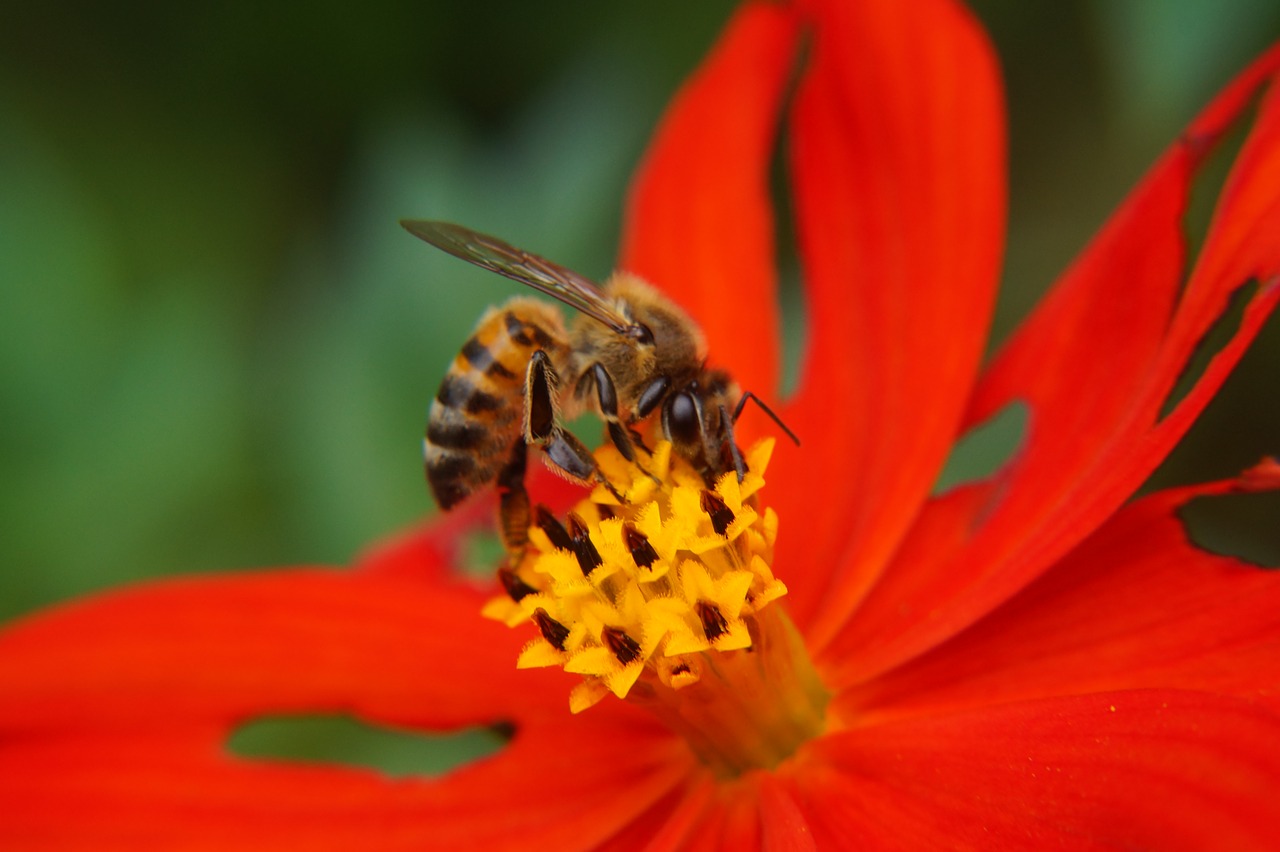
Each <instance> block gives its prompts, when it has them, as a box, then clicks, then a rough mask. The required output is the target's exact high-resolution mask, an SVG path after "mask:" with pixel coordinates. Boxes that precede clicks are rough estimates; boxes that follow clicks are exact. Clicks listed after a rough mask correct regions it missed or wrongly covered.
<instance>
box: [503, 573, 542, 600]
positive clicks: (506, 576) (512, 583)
mask: <svg viewBox="0 0 1280 852" xmlns="http://www.w3.org/2000/svg"><path fill="white" fill-rule="evenodd" d="M498 582H499V583H501V584H502V588H504V589H506V590H507V595H508V596H509V597H510V598H511V600H513V601H515V602H516V603H519V602H520V601H522V600H524V599H525V598H527V597H528V596H529V595H531V594H533V593H534V592H536V591H537V589H535V588H534V587H533V586H530V585H529V584H528V583H526V582H525V581H524V580H521V579H520V575H519V574H517V573H516V572H515V570H514V569H511V568H499V569H498Z"/></svg>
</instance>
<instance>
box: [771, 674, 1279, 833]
mask: <svg viewBox="0 0 1280 852" xmlns="http://www.w3.org/2000/svg"><path fill="white" fill-rule="evenodd" d="M813 752H814V754H815V756H814V758H813V763H814V764H817V765H812V766H810V765H806V766H804V767H803V770H802V771H800V772H797V773H795V776H794V777H795V784H796V787H797V789H798V793H797V795H798V798H799V799H800V801H801V806H802V807H803V808H804V811H805V813H806V815H807V816H808V818H809V821H810V823H811V825H812V826H813V828H814V832H815V835H816V837H817V839H818V841H819V844H818V845H819V846H820V847H822V848H848V847H849V846H850V845H851V844H854V845H857V846H865V847H869V848H906V849H954V848H982V849H1048V848H1080V847H1089V848H1094V847H1106V848H1130V849H1270V848H1274V845H1275V838H1277V837H1280V809H1278V808H1277V807H1276V806H1275V799H1274V794H1275V784H1276V778H1277V777H1280V717H1278V716H1276V715H1275V714H1274V713H1271V712H1269V711H1266V710H1263V709H1261V708H1259V707H1257V706H1254V705H1252V704H1250V703H1249V702H1247V701H1243V700H1240V699H1236V698H1228V697H1223V696H1209V695H1203V694H1197V693H1186V692H1177V691H1158V690H1150V691H1141V692H1119V693H1102V694H1095V695H1086V696H1078V697H1070V698H1055V699H1045V700H1041V701H1034V702H1025V703H1017V704H1009V705H1000V706H996V707H988V708H985V709H982V710H977V711H973V712H970V713H962V714H955V715H948V716H944V717H932V718H923V719H913V720H910V721H903V722H898V723H892V724H886V725H872V726H868V727H866V728H859V729H855V730H850V731H845V732H843V733H841V734H836V735H834V736H832V737H829V738H826V739H824V740H821V741H819V742H817V743H815V745H814V748H813ZM822 764H825V765H822Z"/></svg>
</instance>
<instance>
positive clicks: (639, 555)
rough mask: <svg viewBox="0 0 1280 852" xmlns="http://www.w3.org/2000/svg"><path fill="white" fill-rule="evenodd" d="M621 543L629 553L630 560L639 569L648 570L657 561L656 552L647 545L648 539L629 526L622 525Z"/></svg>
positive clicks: (651, 546)
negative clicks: (634, 562) (633, 561)
mask: <svg viewBox="0 0 1280 852" xmlns="http://www.w3.org/2000/svg"><path fill="white" fill-rule="evenodd" d="M622 543H623V544H625V545H626V546H627V550H629V551H630V552H631V558H632V559H634V560H635V561H636V566H637V567H639V568H648V567H649V566H650V565H652V564H653V563H655V562H657V561H658V552H657V551H656V550H654V549H653V545H652V544H650V543H649V538H648V536H646V535H645V534H644V533H642V532H640V530H638V529H636V528H635V527H634V526H632V525H631V524H623V525H622Z"/></svg>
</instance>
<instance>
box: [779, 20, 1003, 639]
mask: <svg viewBox="0 0 1280 852" xmlns="http://www.w3.org/2000/svg"><path fill="white" fill-rule="evenodd" d="M807 6H808V7H810V11H811V13H812V15H813V17H814V19H815V22H816V27H815V30H816V31H815V33H814V43H813V45H812V52H811V56H810V59H809V62H808V65H807V67H806V68H805V70H804V73H803V77H802V80H801V83H800V89H799V92H798V94H797V98H796V105H795V114H794V119H793V123H792V134H791V135H792V143H793V149H792V166H793V171H794V178H795V194H796V203H795V206H796V214H797V228H798V236H799V241H800V249H801V257H802V260H803V266H804V276H805V296H806V300H807V306H806V309H807V312H808V345H807V348H806V350H805V355H804V362H803V369H802V373H801V378H800V388H799V392H798V394H797V396H796V399H795V400H794V402H793V403H792V404H791V405H789V406H787V408H786V410H785V412H784V414H783V417H784V418H785V419H786V420H787V422H788V423H789V424H790V425H791V426H792V427H793V428H794V429H795V431H796V432H797V433H799V434H800V436H801V438H802V440H803V442H804V445H803V447H801V448H800V449H799V450H797V449H795V448H792V447H790V446H788V445H786V444H785V442H783V443H781V444H780V445H779V448H778V457H777V461H776V462H775V464H774V466H773V468H772V470H771V472H770V473H771V500H772V501H774V502H775V503H776V504H777V506H778V510H779V514H780V515H781V517H782V518H783V519H784V524H785V525H786V526H785V527H784V530H783V534H782V536H781V537H780V538H779V556H778V564H779V566H780V567H781V568H782V570H784V571H785V572H787V573H786V576H787V578H788V580H789V581H790V580H791V579H792V578H794V579H795V580H797V582H789V583H788V585H789V586H790V588H791V598H792V604H791V608H792V609H793V611H794V612H795V613H796V615H797V622H798V623H800V624H801V625H802V626H804V625H805V624H806V623H807V624H808V629H807V630H806V633H807V634H808V636H809V640H810V643H811V644H812V645H821V644H822V643H823V642H825V641H827V640H828V639H830V637H831V636H832V635H834V634H835V633H836V632H837V631H838V629H839V627H840V626H841V624H843V622H844V620H845V618H846V617H847V615H848V613H849V612H850V611H851V610H852V608H853V607H854V606H856V604H857V602H858V600H859V599H860V598H861V596H862V595H863V594H864V593H865V591H866V589H867V588H868V587H869V586H870V585H871V584H872V583H873V582H874V580H875V578H876V577H877V576H878V575H879V573H880V571H881V570H883V568H884V565H885V563H886V561H887V559H888V558H889V556H890V554H891V553H892V551H893V549H894V548H895V547H896V546H897V544H898V542H899V541H900V540H901V538H902V536H903V535H904V534H905V532H906V530H907V528H908V526H909V525H910V522H911V519H912V517H913V516H914V514H915V512H916V511H917V509H918V507H919V505H920V503H921V502H922V501H923V500H924V499H925V497H926V496H927V495H928V493H929V490H930V488H931V486H932V484H933V481H934V478H935V477H936V475H937V472H938V470H939V468H940V467H941V465H942V464H943V462H944V461H945V458H946V455H947V452H948V449H949V447H950V445H951V442H952V440H953V438H954V435H955V432H956V429H957V428H958V426H959V423H960V418H961V415H962V414H963V409H964V405H965V403H966V401H967V399H968V395H969V392H970V388H971V386H972V383H973V381H974V379H975V376H976V371H977V368H978V362H979V359H980V357H981V354H982V349H983V345H984V341H985V339H986V333H987V327H988V320H989V316H990V311H991V306H992V302H993V298H994V295H995V290H996V285H997V281H998V277H999V264H1000V252H1001V249H1002V247H1003V241H1004V215H1005V176H1004V175H1005V137H1004V118H1003V101H1002V98H1001V88H1000V82H999V76H998V73H997V69H996V63H995V59H994V55H993V53H992V50H991V48H990V45H989V44H988V42H987V40H986V37H985V35H984V34H983V32H982V30H981V27H980V26H979V25H978V23H977V22H976V21H975V20H974V19H973V18H972V17H971V16H970V14H969V13H968V12H967V11H966V10H964V9H962V8H961V7H960V6H959V5H958V4H954V3H951V2H947V0H930V2H912V3H844V2H812V3H809V4H807ZM819 469H821V470H823V471H834V472H835V473H834V474H833V475H822V476H816V475H815V472H816V471H817V470H819ZM801 524H803V527H801V526H800V525H801ZM819 554H820V557H819V556H818V555H819ZM819 609H820V610H821V612H819Z"/></svg>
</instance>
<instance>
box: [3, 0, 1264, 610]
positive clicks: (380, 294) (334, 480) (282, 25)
mask: <svg viewBox="0 0 1280 852" xmlns="http://www.w3.org/2000/svg"><path fill="white" fill-rule="evenodd" d="M731 7H732V4H730V3H728V2H724V0H715V2H702V3H696V4H693V3H687V2H674V0H650V2H648V3H644V4H598V3H585V2H569V0H560V2H544V3H537V4H532V3H512V2H506V3H489V4H475V3H471V2H461V0H450V2H441V0H434V2H414V3H410V2H400V1H399V0H368V2H365V3H361V4H358V5H354V6H349V5H347V4H336V3H325V2H319V3H317V2H307V3H296V2H295V3H277V4H271V5H270V6H268V7H265V8H264V7H259V6H257V5H249V4H225V5H224V4H204V5H195V6H191V5H186V6H181V5H174V4H169V3H159V2H128V3H116V4H97V3H89V2H85V0H71V2H67V3H63V4H58V5H54V6H51V5H37V4H7V8H6V10H5V13H4V24H3V27H0V469H2V471H3V477H4V487H3V488H2V489H0V571H2V573H0V618H8V617H12V616H14V615H16V614H19V613H23V612H27V611H30V610H32V609H34V608H37V607H40V606H42V605H46V604H48V603H50V602H53V601H57V600H60V599H64V598H67V597H69V596H72V595H77V594H81V593H84V592H86V591H89V590H93V589H98V588H103V587H107V586H112V585H116V584H119V583H122V582H127V581H133V580H140V579H144V578H150V577H157V576H161V575H164V574H166V573H172V572H190V571H202V570H211V569H240V568H248V567H253V566H262V565H273V564H288V563H305V562H322V563H342V562H345V561H346V560H348V559H349V558H350V557H351V556H352V555H353V554H355V553H356V552H358V551H359V550H360V549H361V548H363V547H364V546H365V545H367V544H368V543H369V542H370V541H371V540H374V539H377V538H378V537H380V536H384V535H386V534H388V533H390V532H392V531H394V530H396V529H397V528H400V527H403V526H405V525H407V524H410V523H412V522H413V521H414V520H415V519H416V518H418V517H420V516H421V515H422V514H423V513H425V512H428V511H430V510H431V502H430V499H429V497H428V496H427V492H426V489H425V487H424V484H423V481H422V473H421V465H420V461H419V440H420V435H421V429H422V423H423V418H424V413H425V410H426V405H427V402H428V401H429V400H430V398H431V396H432V395H433V393H434V390H435V387H436V385H437V383H438V382H439V379H440V376H441V374H442V372H443V369H444V366H445V365H446V364H447V362H448V360H449V358H450V357H452V355H453V353H454V352H455V351H456V349H457V347H458V345H459V344H460V343H461V341H462V340H463V339H464V338H465V336H466V334H467V333H468V331H469V329H470V327H471V324H472V323H473V322H474V320H475V318H476V317H477V316H478V314H479V312H480V310H481V308H482V307H483V306H484V305H486V304H489V303H493V302H496V301H499V300H501V299H503V298H505V297H506V296H507V295H509V294H511V293H512V292H513V290H512V286H513V285H511V284H509V283H508V282H506V281H504V280H503V279H500V278H498V277H496V276H491V275H486V274H484V273H481V272H478V271H472V270H468V269H465V268H463V266H462V264H459V263H457V262H456V261H454V260H452V259H449V258H446V257H444V256H443V255H442V254H440V253H439V252H435V251H432V250H431V249H429V248H427V247H426V246H424V245H422V244H421V243H419V242H418V241H416V240H414V239H413V238H411V237H409V236H408V235H407V234H405V233H404V232H403V231H401V230H400V229H399V228H398V227H397V225H396V220H397V219H398V218H400V217H403V216H417V217H442V218H449V219H453V220H456V221H460V222H464V223H467V224H469V225H472V226H474V227H477V228H481V229H484V230H487V231H491V232H494V233H498V234H501V235H503V236H505V237H507V238H509V239H511V240H512V241H513V242H516V243H517V244H520V245H524V246H527V247H530V248H533V249H536V250H537V251H539V252H540V253H543V254H546V255H548V256H550V257H553V258H556V259H558V260H560V261H562V262H564V263H566V264H568V265H571V266H573V267H575V268H578V269H580V270H582V271H584V272H586V273H588V274H591V275H596V276H603V275H604V274H605V273H606V272H607V270H608V269H609V266H610V259H611V258H612V256H613V254H614V251H615V248H616V242H617V234H618V230H619V215H620V209H621V200H622V195H623V191H624V187H625V185H626V181H627V178H628V175H629V173H630V170H631V168H632V167H633V165H634V164H635V163H636V161H637V159H638V157H639V155H640V153H641V151H642V149H643V146H644V143H645V140H646V138H647V136H648V133H649V131H650V129H651V127H652V126H653V124H654V122H655V120H656V119H657V117H658V116H659V114H660V112H661V110H662V107H663V105H664V103H665V102H666V100H667V98H668V97H669V96H670V94H671V93H672V92H673V91H674V89H675V88H676V86H677V85H678V83H679V81H680V80H681V79H682V77H683V76H684V75H685V74H686V73H687V72H688V71H689V70H690V69H691V68H692V67H693V66H694V65H695V63H696V62H697V60H698V58H699V57H700V55H701V54H702V52H703V51H704V50H705V48H706V47H707V46H708V45H709V44H710V43H711V42H712V40H713V38H714V35H715V33H716V32H717V31H718V30H719V28H720V25H721V23H722V22H723V20H724V19H725V18H726V16H727V14H728V11H729V10H730V9H731ZM977 10H978V12H979V14H980V16H981V17H982V18H983V19H984V20H985V21H986V23H987V24H988V26H989V27H990V29H991V30H992V33H993V36H994V38H995V41H996V43H997V45H998V48H999V50H1000V52H1001V56H1002V60H1003V62H1004V65H1005V69H1006V72H1007V79H1008V84H1007V85H1008V93H1009V97H1010V102H1011V110H1012V119H1011V122H1012V124H1011V130H1012V211H1011V228H1010V249H1009V255H1008V262H1007V268H1006V293H1005V297H1004V299H1003V301H1002V303H1001V310H1000V316H999V326H998V333H1000V334H1004V333H1005V332H1006V331H1007V329H1008V328H1009V327H1010V325H1011V324H1012V322H1013V321H1014V320H1015V319H1016V318H1017V317H1018V316H1020V315H1022V314H1023V313H1024V312H1025V311H1026V310H1027V308H1028V306H1029V305H1030V304H1031V303H1032V301H1033V300H1034V298H1035V296H1036V294H1037V293H1039V292H1041V291H1042V290H1043V288H1044V287H1045V286H1046V285H1047V284H1048V282H1050V281H1051V280H1052V279H1053V277H1054V275H1055V274H1056V273H1057V271H1059V270H1060V269H1061V268H1062V267H1063V266H1064V265H1065V263H1066V262H1067V261H1068V260H1069V259H1070V258H1071V257H1072V256H1073V254H1074V253H1075V252H1076V251H1077V250H1078V249H1079V248H1080V246H1081V245H1083V243H1084V241H1085V240H1086V239H1087V238H1088V236H1089V235H1090V234H1091V233H1093V231H1095V230H1096V229H1097V227H1098V226H1099V224H1100V223H1101V222H1102V221H1103V219H1104V217H1105V216H1106V214H1107V212H1108V211H1109V210H1110V209H1111V208H1113V207H1114V206H1115V204H1116V203H1117V202H1118V201H1119V200H1120V199H1121V198H1122V197H1123V196H1124V194H1125V192H1126V191H1127V189H1128V188H1129V187H1130V186H1131V185H1132V183H1133V182H1134V181H1135V180H1136V179H1137V178H1138V177H1139V175H1140V174H1141V173H1142V172H1143V170H1144V169H1145V168H1146V167H1147V165H1149V164H1150V163H1151V162H1152V160H1153V159H1154V158H1155V156H1156V154H1157V153H1158V152H1159V151H1160V150H1161V149H1162V148H1163V146H1164V145H1165V144H1167V143H1168V142H1169V141H1170V140H1172V139H1173V138H1174V137H1175V135H1176V134H1177V133H1178V131H1179V129H1180V127H1181V126H1182V125H1183V124H1184V123H1185V122H1186V121H1187V120H1188V119H1189V118H1190V117H1191V116H1192V115H1193V114H1194V112H1195V110H1196V109H1197V107H1198V106H1199V105H1201V104H1203V103H1204V102H1205V101H1206V100H1207V98H1208V97H1209V96H1210V95H1211V94H1212V93H1213V92H1214V91H1215V90H1216V89H1217V88H1218V87H1220V86H1221V85H1222V84H1223V83H1224V82H1225V81H1226V80H1227V79H1229V78H1230V76H1231V75H1232V74H1234V73H1235V72H1237V71H1238V70H1240V69H1241V68H1242V67H1243V66H1244V65H1245V64H1246V63H1247V62H1248V61H1249V60H1250V59H1251V58H1252V57H1254V56H1255V55H1257V54H1258V53H1259V52H1260V51H1261V50H1262V49H1263V48H1264V46H1265V45H1266V44H1267V43H1268V42H1269V41H1270V40H1272V39H1274V38H1276V37H1277V36H1280V5H1277V4H1276V3H1274V1H1273V0H1220V2H1212V3H1211V2H1204V0H1198V2H1192V0H1123V1H1122V2H1114V0H1094V1H1093V2H1063V3H1051V4H1050V3H1036V4H1028V3H1023V2H1018V0H1004V1H1003V2H995V0H989V2H982V3H979V4H977ZM442 282H447V283H442ZM1272 325H1273V326H1274V325H1275V324H1274V323H1273V324H1272ZM1277 365H1280V332H1278V331H1277V329H1276V328H1274V327H1272V328H1270V329H1269V331H1268V332H1267V333H1265V334H1264V340H1263V343H1262V345H1260V346H1259V347H1257V349H1256V351H1254V352H1253V353H1252V354H1251V355H1250V356H1249V358H1248V360H1247V362H1246V364H1245V365H1244V367H1243V368H1242V370H1241V371H1240V373H1239V375H1238V376H1237V377H1236V378H1234V379H1233V380H1232V382H1231V385H1230V386H1229V388H1228V389H1227V392H1226V393H1224V394H1223V396H1222V398H1221V399H1220V400H1219V401H1218V402H1217V403H1216V404H1215V406H1214V408H1213V410H1212V411H1211V412H1210V413H1209V414H1208V415H1207V416H1206V418H1205V419H1204V422H1203V423H1202V424H1201V425H1200V426H1198V427H1197V429H1196V431H1195V433H1194V434H1193V435H1192V436H1191V438H1190V439H1189V441H1188V442H1187V444H1186V446H1185V447H1184V448H1182V449H1181V450H1179V451H1178V453H1177V454H1176V455H1175V456H1174V458H1173V460H1172V461H1171V462H1170V464H1169V465H1168V466H1167V467H1166V468H1165V469H1164V470H1163V471H1162V472H1161V473H1160V474H1159V477H1160V481H1162V482H1164V481H1180V480H1191V479H1198V478H1208V477H1214V476H1220V475H1225V474H1230V473H1232V472H1234V471H1236V470H1238V469H1239V468H1241V467H1243V466H1246V465H1248V464H1251V463H1252V462H1254V461H1256V460H1257V458H1258V457H1259V456H1261V455H1262V454H1264V453H1268V452H1270V453H1277V452H1280V403H1278V402H1277V394H1276V393H1275V391H1274V383H1275V378H1276V376H1277V374H1278V371H1277ZM1274 509H1275V504H1274V503H1271V504H1269V506H1268V507H1264V508H1262V509H1257V508H1256V507H1255V508H1253V512H1254V515H1256V516H1257V517H1256V518H1254V520H1252V521H1250V522H1249V523H1252V524H1253V525H1254V526H1255V527H1257V528H1259V529H1260V528H1261V527H1262V525H1263V523H1262V522H1265V521H1266V520H1267V518H1268V515H1267V513H1270V516H1269V517H1270V519H1271V524H1270V526H1271V527H1276V526H1280V524H1276V523H1275V511H1274ZM1237 515H1238V513H1237V511H1236V510H1235V509H1233V510H1232V511H1231V512H1229V513H1227V514H1226V515H1225V516H1223V517H1220V518H1218V519H1217V520H1216V521H1215V523H1216V524H1217V525H1218V526H1219V527H1221V528H1222V529H1224V530H1226V531H1227V534H1228V536H1229V537H1234V538H1235V539H1243V538H1244V536H1245V535H1246V533H1244V532H1240V530H1241V529H1245V528H1247V524H1244V525H1242V522H1239V521H1238V518H1237ZM1241 517H1242V516H1241ZM1259 518H1260V519H1261V521H1259V520H1258V519H1259ZM1255 544H1256V542H1255ZM1261 546H1263V547H1266V546H1274V535H1273V540H1272V544H1271V545H1267V544H1266V542H1265V541H1264V542H1263V543H1262V545H1261Z"/></svg>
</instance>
